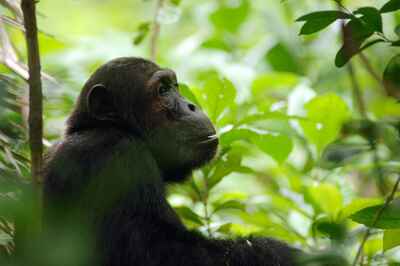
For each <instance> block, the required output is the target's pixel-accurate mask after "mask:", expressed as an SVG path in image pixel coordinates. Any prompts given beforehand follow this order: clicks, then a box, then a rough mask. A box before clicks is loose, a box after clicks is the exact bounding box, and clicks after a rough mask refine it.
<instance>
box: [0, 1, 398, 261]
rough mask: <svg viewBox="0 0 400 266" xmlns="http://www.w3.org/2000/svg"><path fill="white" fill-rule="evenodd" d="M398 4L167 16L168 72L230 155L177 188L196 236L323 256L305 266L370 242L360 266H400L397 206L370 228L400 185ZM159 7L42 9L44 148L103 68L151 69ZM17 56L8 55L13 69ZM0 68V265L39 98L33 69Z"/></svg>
mask: <svg viewBox="0 0 400 266" xmlns="http://www.w3.org/2000/svg"><path fill="white" fill-rule="evenodd" d="M338 3H339V4H341V5H343V7H342V8H341V9H340V10H341V11H340V12H339V11H338V7H337V4H338ZM399 3H400V2H399V1H396V0H392V1H389V2H388V1H387V0H386V1H385V0H377V1H372V0H371V1H366V0H363V1H361V0H352V1H350V0H348V1H331V0H324V1H317V0H296V1H291V0H286V1H263V0H251V1H250V0H220V1H215V0H203V1H195V0H181V1H176V0H174V1H173V0H170V1H165V4H164V6H163V7H162V8H161V10H160V12H159V13H158V17H156V21H157V22H158V23H160V25H161V32H160V38H159V40H158V47H159V51H158V63H159V64H160V65H161V66H165V67H168V68H171V69H174V70H175V71H176V72H177V74H178V77H179V79H180V90H181V93H182V94H183V95H184V96H186V97H187V98H188V99H190V100H191V101H192V102H194V103H196V104H199V105H200V106H201V107H202V108H203V109H204V110H205V111H206V112H207V113H208V115H209V116H210V118H211V119H212V121H213V122H214V123H215V125H216V126H217V129H218V134H219V136H220V144H221V145H220V149H219V153H218V155H217V158H216V159H215V160H214V161H213V162H212V163H211V164H210V165H208V166H206V167H204V168H203V169H200V170H198V171H196V172H195V173H194V174H193V178H191V179H190V180H189V181H188V182H187V183H186V184H184V185H179V186H173V187H170V193H169V195H170V196H169V199H170V202H171V203H172V205H173V206H174V207H176V210H177V212H178V213H179V214H180V215H181V217H182V218H183V219H184V221H185V222H186V224H187V225H188V226H189V227H190V228H194V229H198V230H200V231H202V232H203V233H204V234H206V235H210V236H215V237H228V236H238V235H248V234H253V235H262V236H270V237H276V238H279V239H282V240H285V241H288V242H290V243H291V244H293V245H297V246H299V247H301V248H303V249H306V250H310V251H321V253H318V254H319V255H318V256H316V257H310V258H307V261H319V260H332V261H336V263H339V264H335V265H345V264H346V262H344V261H350V262H351V261H352V260H353V258H354V256H355V254H356V252H357V249H358V248H359V246H360V244H361V242H362V236H363V233H364V231H365V229H366V226H369V227H371V228H372V229H371V232H370V233H371V234H370V235H371V236H370V237H369V239H368V240H367V241H366V243H365V245H364V246H363V249H362V261H363V262H364V263H365V264H363V265H378V264H376V263H381V264H379V265H399V264H400V248H399V246H400V233H399V230H400V216H399V214H400V210H399V199H395V200H394V201H392V202H391V203H390V204H389V205H388V206H387V207H385V209H384V210H383V212H382V214H381V215H380V219H379V221H374V219H375V217H376V213H377V212H379V209H381V208H382V206H383V204H384V202H385V195H387V194H388V193H390V191H391V189H392V188H393V186H394V184H395V182H396V179H397V178H398V176H399V172H400V161H399V159H400V136H399V129H400V118H399V117H400V104H398V100H399V95H400V93H399V91H400V90H399V88H400V86H399V75H400V72H399V65H400V64H399V57H398V52H399V51H398V49H399V48H398V46H399V41H398V39H399V36H398V34H399V26H398V25H400V12H399V11H398V10H399V8H400V6H399ZM155 6H156V0H146V1H141V0H114V1H111V0H101V1H99V0H81V1H70V0H57V1H51V0H42V1H40V2H39V3H38V11H39V14H38V19H39V28H40V30H41V33H40V48H41V54H42V63H43V70H44V72H45V73H46V74H47V76H48V77H47V78H44V89H45V117H44V118H45V144H46V146H47V147H48V146H50V145H51V144H52V143H55V142H56V141H57V140H58V139H59V138H60V137H61V136H62V132H63V130H64V127H65V125H64V122H65V120H66V117H67V116H68V114H69V113H70V112H71V110H72V108H73V105H74V102H75V99H76V97H77V95H78V94H79V91H80V88H81V87H82V85H83V83H84V81H85V80H86V79H87V78H88V76H89V75H90V73H91V72H92V71H93V70H94V69H95V68H96V67H97V66H99V65H100V64H102V63H104V62H105V61H107V60H109V59H112V58H114V57H117V56H142V57H148V56H149V46H150V42H151V38H150V35H151V34H152V28H153V24H154V13H155ZM351 10H353V11H351ZM0 12H1V13H0V15H1V18H2V21H3V22H4V23H2V24H0V28H3V29H5V30H6V32H7V35H8V37H9V38H10V42H11V43H12V47H13V50H8V51H9V52H10V51H15V54H16V57H13V56H10V57H9V58H8V59H10V58H11V59H12V60H14V61H15V59H18V60H17V62H19V63H20V62H23V61H25V57H26V54H25V42H24V36H23V33H22V31H21V29H20V28H19V27H16V26H15V25H18V16H17V14H16V13H15V12H14V13H13V10H12V9H11V10H10V9H7V8H5V7H3V8H0ZM313 12H315V13H313ZM305 14H307V15H305ZM6 18H14V20H15V21H14V20H11V22H12V21H14V24H13V23H6V22H5V21H6ZM296 19H297V20H298V21H301V22H303V23H304V25H301V24H299V23H296V22H295V21H296ZM336 20H343V21H342V22H339V23H338V22H337V23H334V22H335V21H336ZM341 23H344V24H343V25H342V24H341ZM328 26H329V27H328ZM342 26H343V27H344V29H342ZM327 27H328V28H327ZM323 29H324V31H322V32H320V33H318V34H312V33H315V32H318V31H321V30H323ZM348 32H351V34H350V33H348ZM299 33H301V34H303V35H307V36H304V37H302V36H299ZM311 34H312V35H311ZM346 34H347V35H346ZM349 34H350V35H349ZM0 37H1V38H2V40H3V41H4V35H1V34H0ZM343 37H344V38H343ZM374 38H378V39H374ZM377 40H380V41H377ZM368 41H372V42H373V44H374V45H372V46H370V44H371V43H368ZM380 42H385V43H387V44H390V45H391V46H390V45H386V46H385V45H379V43H380ZM341 47H342V48H341ZM365 47H367V48H368V49H366V50H364V48H365ZM6 48H7V47H6V46H4V42H3V46H1V49H2V50H1V51H2V52H3V54H5V53H4V51H6ZM361 50H363V54H362V55H361V57H360V56H356V55H358V54H359V53H360V51H361ZM338 51H339V52H338ZM335 57H336V60H335ZM0 59H1V62H2V63H3V66H1V68H0V254H10V253H12V252H13V250H14V245H13V235H14V220H13V218H12V215H9V213H10V210H15V209H18V208H17V207H15V201H18V199H20V200H21V198H20V195H21V192H22V191H23V190H24V189H22V187H24V186H26V185H27V184H29V182H30V178H29V159H28V157H29V153H28V147H27V128H26V119H27V106H26V102H27V85H26V83H25V81H24V71H26V69H25V70H24V68H23V64H22V63H20V64H21V65H22V70H20V71H18V69H19V68H16V67H15V66H14V67H13V65H12V64H11V65H10V64H7V62H9V61H7V62H6V60H5V57H0ZM11 59H10V60H11ZM350 59H351V61H350ZM14 61H12V62H14ZM349 61H350V62H351V66H352V69H353V71H352V74H349V71H347V68H348V65H346V66H345V67H343V68H336V66H335V62H336V65H337V66H344V65H345V64H346V63H347V64H348V62H349ZM386 66H387V67H386ZM377 76H378V79H379V80H377ZM54 79H55V80H56V82H55V81H54ZM382 79H383V82H382ZM354 80H356V82H357V83H358V85H359V91H356V90H355V87H354ZM357 93H358V94H357ZM360 100H361V103H362V104H363V105H364V107H365V110H366V114H363V112H361V111H360ZM171 152H172V151H171ZM399 195H400V194H399V192H397V194H395V195H394V198H397V197H398V196H399ZM24 206H27V207H26V208H29V206H31V205H29V204H28V205H24ZM29 213H31V211H30V212H29ZM31 215H32V217H31V218H30V219H32V221H35V220H38V219H39V218H38V217H35V215H37V214H35V213H31ZM29 221H31V220H29ZM73 237H74V236H73V235H72V236H71V239H72V238H73ZM71 239H67V242H66V243H67V244H68V243H70V242H68V241H72V240H71ZM32 241H33V240H32ZM49 241H51V240H49ZM71 246H73V245H71ZM32 250H33V251H32V252H33V253H35V252H37V249H32ZM64 255H65V254H64ZM64 255H63V254H61V255H60V258H62V256H64ZM54 256H56V255H54ZM0 257H1V256H0ZM338 257H341V258H338ZM55 259H56V258H55V257H51V258H49V261H51V260H55ZM64 259H65V258H64ZM343 260H344V261H343ZM374 263H375V264H374ZM50 265H51V264H50Z"/></svg>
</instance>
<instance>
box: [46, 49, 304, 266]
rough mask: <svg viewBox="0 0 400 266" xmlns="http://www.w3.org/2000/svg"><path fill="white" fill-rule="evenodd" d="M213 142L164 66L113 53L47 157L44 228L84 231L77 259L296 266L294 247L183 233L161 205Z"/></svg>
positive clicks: (106, 264)
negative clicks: (82, 254) (85, 254)
mask: <svg viewBox="0 0 400 266" xmlns="http://www.w3.org/2000/svg"><path fill="white" fill-rule="evenodd" d="M217 146H218V138H217V137H216V131H215V129H214V127H213V125H212V123H211V122H210V120H209V119H208V117H207V116H206V115H205V114H204V113H203V112H202V111H201V110H200V109H199V107H197V106H195V105H194V104H192V103H190V102H188V101H187V100H186V99H185V98H183V97H182V96H181V95H180V94H179V90H178V83H177V79H176V76H175V73H174V72H173V71H171V70H169V69H164V68H160V67H159V66H158V65H156V64H155V63H153V62H150V61H147V60H145V59H142V58H133V57H125V58H118V59H114V60H112V61H110V62H108V63H106V64H105V65H103V66H101V67H100V68H99V69H98V70H97V71H96V72H95V73H94V74H93V75H92V76H91V77H90V78H89V80H88V81H87V83H86V84H85V86H84V87H83V90H82V92H81V94H80V96H79V99H78V101H77V104H76V107H75V110H74V111H73V112H72V114H71V116H70V117H69V120H68V126H67V130H66V133H65V137H64V140H62V141H61V142H60V143H59V144H57V145H56V147H54V148H53V150H52V151H51V152H50V154H49V155H48V160H47V165H46V167H45V185H44V201H45V205H44V212H45V213H44V216H45V217H44V220H45V227H47V231H48V232H52V234H53V236H56V237H57V235H58V232H61V231H62V230H64V232H65V230H66V229H68V228H69V227H71V228H70V231H71V232H72V231H73V230H75V229H73V228H72V224H75V225H77V224H79V225H80V226H81V232H82V234H88V235H90V234H93V235H94V237H93V240H92V241H88V242H87V243H88V244H87V245H89V247H88V250H90V251H91V254H93V256H91V261H90V263H89V262H87V263H86V264H84V265H101V266H226V265H230V266H252V265H254V266H261V265H263V266H285V265H286V266H289V265H295V262H294V260H295V257H296V256H297V254H298V251H297V250H296V249H293V248H291V247H289V246H287V245H286V244H284V243H281V242H279V241H277V240H273V239H269V238H256V237H249V238H247V239H245V238H240V239H235V240H225V239H209V238H206V237H204V236H203V235H201V234H199V233H197V232H194V231H189V230H188V229H186V228H185V226H184V225H183V224H182V222H181V220H180V219H179V217H178V215H177V214H176V213H175V211H174V210H173V208H172V207H171V206H170V205H169V203H168V202H167V200H166V198H165V186H166V184H167V183H170V182H181V181H183V180H184V179H185V178H186V177H187V176H188V175H190V173H191V171H192V170H193V169H195V168H198V167H200V166H202V165H204V164H205V163H207V162H208V161H209V160H211V159H212V158H213V156H214V155H215V153H216V150H217ZM82 228H84V229H82ZM89 232H90V233H89ZM57 244H58V243H57V241H55V242H54V244H53V245H54V246H55V247H56V246H57ZM48 252H49V253H51V252H52V251H51V250H48ZM60 265H61V264H60Z"/></svg>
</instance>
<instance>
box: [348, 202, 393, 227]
mask: <svg viewBox="0 0 400 266" xmlns="http://www.w3.org/2000/svg"><path fill="white" fill-rule="evenodd" d="M382 207H383V204H381V205H376V206H373V207H368V208H365V209H363V210H361V211H358V212H356V213H355V214H353V215H351V216H350V218H351V219H352V220H353V221H355V222H357V223H360V224H364V225H366V226H369V227H372V226H373V223H374V221H375V219H376V215H377V213H378V212H379V210H380V209H382ZM373 228H380V229H399V228H400V199H396V200H394V201H393V202H392V203H390V204H389V205H388V206H387V207H386V208H385V209H384V210H383V212H382V215H381V216H380V218H379V219H378V221H377V222H376V224H375V225H374V226H373Z"/></svg>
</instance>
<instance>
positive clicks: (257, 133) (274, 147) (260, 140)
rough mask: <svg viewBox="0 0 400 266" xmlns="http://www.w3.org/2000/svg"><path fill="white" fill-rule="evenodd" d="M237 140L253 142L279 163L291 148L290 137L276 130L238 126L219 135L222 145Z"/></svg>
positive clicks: (286, 156) (285, 157)
mask: <svg viewBox="0 0 400 266" xmlns="http://www.w3.org/2000/svg"><path fill="white" fill-rule="evenodd" d="M237 140H243V141H248V142H251V143H253V144H254V145H256V146H257V147H258V148H259V149H260V150H262V151H263V152H265V153H266V154H268V155H270V156H271V157H272V158H273V159H275V160H276V161H277V162H279V163H283V162H284V161H285V160H286V159H287V158H288V156H289V154H290V153H291V151H292V149H293V142H292V139H291V138H290V137H288V136H286V135H283V134H280V133H276V132H265V131H261V130H256V129H250V128H239V129H233V130H231V131H229V132H227V133H225V134H223V135H222V136H221V144H222V145H227V144H228V143H232V142H234V141H237Z"/></svg>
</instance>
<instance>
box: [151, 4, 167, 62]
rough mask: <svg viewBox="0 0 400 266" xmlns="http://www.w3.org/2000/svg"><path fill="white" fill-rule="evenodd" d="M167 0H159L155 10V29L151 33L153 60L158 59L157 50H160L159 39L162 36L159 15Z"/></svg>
mask: <svg viewBox="0 0 400 266" xmlns="http://www.w3.org/2000/svg"><path fill="white" fill-rule="evenodd" d="M164 1H165V0H158V1H157V6H156V10H155V12H154V18H153V31H152V35H151V41H150V53H151V54H150V57H151V60H153V61H155V60H156V59H157V50H158V39H159V37H160V29H161V25H160V22H159V20H158V17H159V15H160V11H161V9H162V7H163V5H164Z"/></svg>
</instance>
